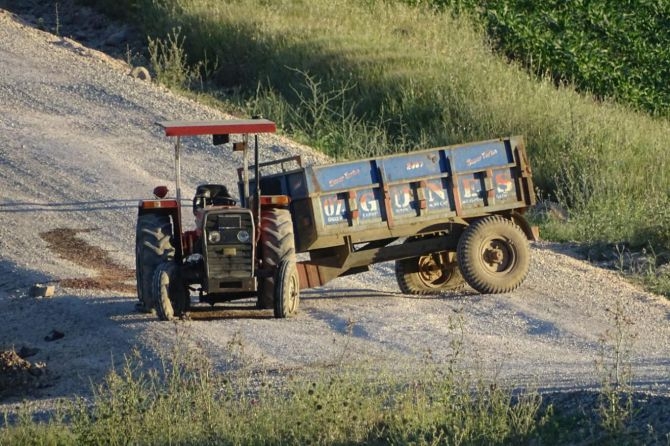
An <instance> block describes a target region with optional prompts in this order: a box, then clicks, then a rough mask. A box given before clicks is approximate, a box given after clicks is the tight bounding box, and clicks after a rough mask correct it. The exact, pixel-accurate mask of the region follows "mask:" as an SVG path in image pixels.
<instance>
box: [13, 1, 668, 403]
mask: <svg viewBox="0 0 670 446" xmlns="http://www.w3.org/2000/svg"><path fill="white" fill-rule="evenodd" d="M127 71H128V67H126V66H125V65H124V64H123V63H122V62H119V61H113V60H110V59H109V58H108V57H106V56H104V55H103V54H101V53H98V52H96V51H93V50H90V49H88V48H85V47H82V46H80V45H79V44H77V43H76V42H74V41H71V40H68V39H63V38H59V37H56V36H53V35H51V34H47V33H44V32H41V31H37V30H35V29H33V28H31V27H29V26H25V25H22V24H21V23H19V22H17V21H16V20H15V19H14V18H13V17H12V16H11V15H10V14H8V13H6V12H4V11H3V10H0V138H1V140H0V141H1V142H0V314H2V315H3V321H2V324H1V325H0V349H8V348H12V347H14V348H16V349H17V350H18V349H19V348H20V347H22V346H26V347H31V348H37V349H39V351H38V352H37V354H36V355H35V356H33V357H31V358H30V360H31V361H43V362H46V364H47V368H48V370H49V371H50V372H49V373H50V376H51V381H50V383H49V384H50V385H49V386H46V387H44V388H39V389H35V390H34V391H32V392H31V394H30V398H32V399H33V400H34V401H36V402H44V403H45V404H46V403H48V402H49V401H52V400H53V399H54V398H58V397H70V396H73V395H75V394H79V395H86V394H88V392H89V390H90V384H91V382H94V383H95V382H98V381H99V380H100V379H101V378H102V377H103V376H104V374H105V372H106V371H107V370H109V368H110V366H111V365H112V364H113V363H114V364H119V363H120V362H121V361H122V358H123V356H124V355H125V354H127V353H128V352H130V351H131V349H132V348H133V347H138V348H139V349H140V350H142V351H144V352H146V354H147V355H148V357H152V355H154V354H155V352H156V351H157V349H160V347H161V346H165V345H168V344H170V343H171V342H174V340H175V337H176V335H175V333H176V332H183V333H185V336H186V337H187V338H188V339H189V340H190V341H191V342H194V343H197V344H198V345H199V346H200V347H201V348H202V349H203V350H204V351H205V352H207V354H209V355H210V357H211V358H212V361H213V362H214V363H215V365H216V366H217V367H218V368H219V369H221V370H225V369H227V368H231V367H237V366H239V362H240V361H244V362H245V364H253V365H254V366H255V367H259V368H269V369H275V368H281V369H295V370H309V369H314V368H318V367H328V366H331V365H338V364H347V363H352V364H353V363H358V364H363V365H369V366H370V367H371V368H380V367H381V368H387V369H398V370H403V371H409V372H411V370H412V369H413V368H414V367H415V366H416V364H417V363H422V362H424V361H430V362H431V363H434V364H438V366H439V365H440V364H445V363H446V362H447V361H449V358H450V357H451V356H450V355H451V354H452V353H453V349H452V347H453V345H454V342H460V343H462V346H461V351H460V355H461V358H462V359H461V360H462V361H463V364H464V365H467V366H470V367H478V368H480V369H481V370H482V371H483V372H484V373H485V374H487V375H494V374H495V375H497V376H498V377H499V378H500V379H504V380H506V381H508V382H511V383H513V384H515V385H520V386H521V385H525V384H535V385H537V386H539V387H540V388H543V389H564V390H566V389H584V388H590V387H592V386H594V385H595V384H597V382H598V380H599V375H598V372H597V369H596V367H595V365H594V364H595V362H596V361H597V360H598V358H599V357H600V352H601V346H602V345H603V343H602V339H603V337H604V338H606V339H607V338H608V336H607V333H608V332H609V333H612V332H613V330H614V329H615V326H614V317H613V310H616V309H617V308H620V309H622V311H623V312H624V313H625V315H626V317H627V318H628V319H629V320H630V322H631V324H630V325H626V332H627V336H626V339H629V340H631V342H633V343H634V344H633V348H632V350H631V353H630V356H629V357H627V358H626V359H627V360H629V361H630V364H631V366H632V371H633V374H634V382H635V385H636V388H637V389H638V390H641V391H646V392H651V393H653V394H655V395H670V305H669V303H668V301H667V300H665V299H663V298H661V297H658V296H655V295H652V294H649V293H646V292H644V291H643V290H641V289H640V288H639V287H636V286H634V285H631V284H629V283H627V282H625V281H624V280H622V279H621V278H620V277H619V276H618V275H617V274H615V273H614V272H611V271H607V270H603V269H599V268H596V267H594V266H592V265H590V264H589V263H586V262H584V261H582V260H580V259H578V258H577V257H576V256H575V255H574V254H573V253H572V251H571V250H570V249H569V247H566V246H562V245H556V244H549V243H537V244H534V245H533V247H532V255H533V260H532V265H531V272H530V275H529V277H528V279H527V280H526V282H525V283H524V284H523V285H522V286H521V287H520V288H519V289H518V290H516V291H515V292H513V293H509V294H500V295H480V294H477V293H476V292H474V291H472V290H469V289H468V290H466V291H464V292H461V293H458V294H451V295H443V296H438V297H431V298H416V297H412V296H407V295H403V294H401V293H400V292H399V291H398V288H397V286H396V283H395V278H394V275H393V268H392V265H388V264H382V265H379V266H377V267H375V268H374V269H373V270H372V271H370V272H368V273H365V274H360V275H356V276H351V277H348V278H341V279H338V280H336V281H334V282H332V283H331V284H329V286H326V287H323V288H319V289H314V290H309V291H306V292H304V294H303V298H302V302H301V313H300V314H299V316H298V317H296V318H293V319H288V320H275V319H273V318H272V315H271V313H270V312H250V311H247V310H246V309H245V308H248V307H249V305H250V303H249V302H246V303H244V302H242V303H241V304H239V305H229V306H227V308H228V309H229V310H230V311H226V312H223V313H220V314H219V313H214V314H212V313H207V312H204V311H198V312H196V314H194V318H193V319H192V320H190V321H187V322H177V323H176V324H175V323H164V322H159V321H158V320H157V318H156V317H155V316H152V315H147V314H140V313H137V312H135V311H134V306H135V302H136V297H135V295H134V294H131V293H128V292H120V291H115V290H107V291H104V290H87V289H76V288H67V287H65V286H59V287H58V288H57V292H56V295H55V296H54V297H53V298H49V299H35V298H32V297H29V296H28V293H27V291H28V289H29V287H30V286H31V285H33V284H34V283H36V282H47V281H50V280H63V279H68V278H87V277H88V278H93V277H95V275H96V274H98V272H97V271H96V270H95V269H89V268H87V267H86V266H90V265H93V264H94V259H92V258H88V259H86V258H85V259H84V261H83V262H81V261H79V262H77V261H73V260H68V259H65V258H63V257H62V256H60V255H59V253H58V252H54V251H53V250H51V249H50V248H49V245H48V244H47V242H46V241H45V240H44V239H43V237H41V236H40V234H43V233H44V232H46V231H50V230H63V229H75V230H82V231H85V232H80V233H79V234H78V236H79V237H81V239H82V240H84V241H86V242H87V243H88V244H90V245H91V246H94V247H98V248H102V249H104V250H105V251H107V252H108V253H109V256H110V258H111V260H112V261H113V262H115V263H116V264H118V265H120V266H122V267H123V268H126V269H133V268H134V231H135V229H134V228H135V215H136V204H137V201H138V200H139V199H141V198H147V197H148V196H150V191H151V189H152V188H153V187H154V186H155V185H157V184H172V183H171V181H172V175H173V174H172V155H171V150H172V146H171V143H170V141H168V140H167V139H166V138H165V137H163V136H162V135H161V132H160V129H159V128H158V127H157V126H156V125H155V122H156V121H161V120H170V119H211V118H223V117H224V116H223V115H222V114H221V113H219V112H217V111H215V110H212V109H210V108H207V107H204V106H202V105H198V104H196V103H194V102H192V101H190V100H186V99H183V98H180V97H176V96H175V95H173V94H172V93H170V92H169V91H166V90H165V89H162V88H160V87H157V86H155V85H153V84H150V83H147V82H144V81H140V80H136V79H133V78H131V77H129V76H127V75H126V72H127ZM262 142H263V144H264V146H263V152H264V156H265V157H266V159H267V157H270V158H273V157H274V158H276V157H282V156H289V155H294V154H300V155H302V156H303V159H305V160H306V161H307V162H323V161H324V160H325V158H324V157H323V156H321V155H319V154H317V153H314V152H312V151H311V150H310V149H309V148H307V147H303V146H300V145H298V144H296V143H293V142H291V141H289V140H287V139H285V138H282V137H280V136H276V137H271V138H264V139H263V140H262ZM184 152H185V153H184V155H183V159H182V166H183V171H182V178H183V181H184V183H185V186H186V187H185V190H184V195H185V196H190V195H191V194H192V193H193V190H194V188H195V185H197V184H198V183H200V182H205V181H213V182H221V183H224V184H228V185H231V186H232V185H234V184H235V181H236V178H235V175H236V174H235V167H236V166H237V165H238V164H239V159H238V158H236V155H234V154H232V153H231V152H230V151H229V150H223V151H221V150H220V149H218V148H214V147H213V146H211V145H209V144H208V143H207V142H206V141H204V140H199V139H194V140H189V141H187V142H186V145H185V150H184ZM531 161H532V159H531ZM233 189H235V188H233ZM87 262H90V264H89V263H87ZM82 263H83V265H84V266H82ZM127 285H132V281H129V282H128V283H127ZM458 327H461V328H458ZM54 329H55V330H58V331H61V332H62V333H63V334H64V335H65V336H64V337H63V338H62V339H58V340H56V341H46V340H45V336H47V335H48V334H49V333H50V332H51V331H52V330H54ZM610 339H611V338H610ZM233 345H235V346H238V348H237V350H238V351H239V350H243V351H244V356H243V357H242V358H240V356H239V355H233V354H232V350H233V349H232V348H231V346H233ZM605 345H606V347H607V349H610V348H611V346H612V343H611V342H609V341H607V342H605ZM20 398H21V397H9V398H7V399H5V401H4V404H5V406H4V407H8V406H11V405H12V404H13V403H14V402H15V401H18V400H19V399H20Z"/></svg>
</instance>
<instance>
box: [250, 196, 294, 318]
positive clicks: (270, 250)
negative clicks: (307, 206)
mask: <svg viewBox="0 0 670 446" xmlns="http://www.w3.org/2000/svg"><path fill="white" fill-rule="evenodd" d="M260 246H261V259H262V261H263V268H265V269H271V270H272V271H273V274H271V275H270V276H269V277H264V278H262V279H261V281H260V283H259V290H258V301H257V303H256V306H257V307H258V308H262V309H270V308H274V300H275V286H276V285H277V284H276V277H278V276H277V270H278V269H279V266H280V264H281V262H282V261H284V260H286V261H289V262H293V264H294V266H295V240H294V238H293V220H292V219H291V213H290V212H289V210H288V209H278V208H275V209H266V210H263V211H261V240H260Z"/></svg>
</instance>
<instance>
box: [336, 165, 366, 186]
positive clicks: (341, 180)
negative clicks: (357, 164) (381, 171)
mask: <svg viewBox="0 0 670 446" xmlns="http://www.w3.org/2000/svg"><path fill="white" fill-rule="evenodd" d="M360 173H361V169H352V170H349V171H347V172H344V173H343V174H342V175H340V176H339V177H337V178H334V179H332V180H328V186H329V187H334V186H337V185H338V184H341V183H344V182H345V181H346V180H348V179H350V178H353V177H355V176H356V175H358V174H360Z"/></svg>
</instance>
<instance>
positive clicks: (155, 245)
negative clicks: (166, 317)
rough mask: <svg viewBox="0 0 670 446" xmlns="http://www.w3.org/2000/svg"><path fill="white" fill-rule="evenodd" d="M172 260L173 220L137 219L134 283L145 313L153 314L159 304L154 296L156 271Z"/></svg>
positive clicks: (165, 217) (162, 217)
mask: <svg viewBox="0 0 670 446" xmlns="http://www.w3.org/2000/svg"><path fill="white" fill-rule="evenodd" d="M173 256H174V247H173V246H172V223H171V221H170V217H169V216H168V215H157V214H144V215H140V216H138V217H137V228H136V233H135V279H136V280H137V298H138V299H139V301H140V303H139V307H140V309H141V310H142V311H145V312H150V311H152V309H153V308H154V307H155V304H156V303H155V301H154V298H153V294H152V283H153V277H154V271H155V270H156V267H157V266H158V265H159V264H160V263H161V262H164V261H166V260H169V259H171V258H172V257H173Z"/></svg>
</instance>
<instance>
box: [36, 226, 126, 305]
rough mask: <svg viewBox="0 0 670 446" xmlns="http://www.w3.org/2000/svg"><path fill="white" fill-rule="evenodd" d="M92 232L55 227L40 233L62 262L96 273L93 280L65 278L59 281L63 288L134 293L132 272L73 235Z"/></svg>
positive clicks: (100, 250)
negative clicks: (66, 261)
mask: <svg viewBox="0 0 670 446" xmlns="http://www.w3.org/2000/svg"><path fill="white" fill-rule="evenodd" d="M94 230H95V229H70V228H57V229H52V230H51V231H47V232H43V233H41V234H40V237H42V239H43V240H44V241H45V242H47V244H48V246H49V249H50V250H52V251H53V252H55V253H56V254H58V256H59V257H60V258H62V259H65V260H68V261H70V262H73V263H75V264H77V265H79V266H82V267H84V268H88V269H94V270H96V271H97V273H98V275H97V277H87V278H68V279H62V280H60V284H61V285H62V286H64V287H69V288H79V289H98V290H110V291H118V292H122V293H130V294H132V293H135V291H136V287H135V284H130V283H127V282H129V281H134V279H135V270H134V269H130V268H127V267H125V266H123V265H119V264H118V263H116V262H115V261H114V260H113V259H112V258H111V257H110V256H109V254H108V252H107V251H105V250H104V249H102V248H99V247H97V246H93V245H91V244H89V243H88V242H87V241H85V240H84V239H82V238H80V237H77V234H80V233H85V232H91V231H94Z"/></svg>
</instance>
